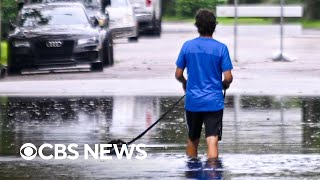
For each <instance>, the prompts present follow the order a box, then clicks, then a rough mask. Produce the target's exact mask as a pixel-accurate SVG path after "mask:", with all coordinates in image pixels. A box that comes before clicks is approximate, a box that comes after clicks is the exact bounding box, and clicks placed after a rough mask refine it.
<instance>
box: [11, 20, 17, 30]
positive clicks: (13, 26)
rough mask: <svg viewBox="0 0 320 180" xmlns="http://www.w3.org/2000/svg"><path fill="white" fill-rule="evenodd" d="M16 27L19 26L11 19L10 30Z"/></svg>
mask: <svg viewBox="0 0 320 180" xmlns="http://www.w3.org/2000/svg"><path fill="white" fill-rule="evenodd" d="M16 28H17V26H16V25H15V24H14V23H13V22H12V21H10V26H9V30H10V31H14V30H15V29H16Z"/></svg>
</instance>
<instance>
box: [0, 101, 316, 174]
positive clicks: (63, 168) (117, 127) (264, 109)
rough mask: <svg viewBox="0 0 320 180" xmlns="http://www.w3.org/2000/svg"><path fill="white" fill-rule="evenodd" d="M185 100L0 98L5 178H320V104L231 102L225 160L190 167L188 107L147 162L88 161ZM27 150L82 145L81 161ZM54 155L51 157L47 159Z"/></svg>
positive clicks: (169, 121)
mask: <svg viewBox="0 0 320 180" xmlns="http://www.w3.org/2000/svg"><path fill="white" fill-rule="evenodd" d="M178 99H179V97H140V96H139V97H136V96H111V97H84V98H83V97H68V98H61V97H47V98H43V97H1V98H0V179H129V178H130V179H148V178H152V179H185V178H194V179H320V155H319V153H320V123H319V122H320V98H319V97H271V96H262V97H260V96H240V95H236V96H228V97H227V98H226V108H225V111H224V124H223V137H222V142H221V143H220V159H219V161H217V162H215V163H213V164H208V163H207V162H206V160H205V148H206V146H205V143H204V141H202V142H201V145H200V149H199V152H200V154H201V155H200V158H201V159H202V161H198V162H187V159H186V157H185V154H184V148H185V142H186V133H187V130H186V126H185V122H184V113H183V103H180V104H179V105H178V106H177V107H176V108H175V109H174V110H173V111H172V112H171V113H169V114H168V115H167V116H166V117H165V119H163V121H161V122H160V123H159V124H157V125H156V126H155V127H154V128H153V129H152V130H151V131H150V132H149V133H147V134H146V135H145V136H144V137H143V138H141V139H140V140H138V141H137V142H136V143H143V144H146V145H147V147H146V149H145V150H146V152H147V154H148V156H147V158H146V159H145V160H138V159H132V160H127V159H121V160H118V159H117V158H116V157H113V159H112V160H96V159H93V158H91V159H90V158H89V159H88V160H84V158H83V155H82V154H83V151H84V150H83V148H81V147H83V145H84V144H89V145H90V146H94V144H106V143H108V142H109V141H110V140H112V139H122V140H124V141H126V142H128V141H129V140H131V139H132V138H134V137H135V136H137V135H138V134H140V133H141V132H142V131H144V130H145V129H146V128H147V127H149V126H150V125H151V124H152V123H153V122H155V121H156V120H157V119H158V118H159V117H160V116H161V114H163V113H164V112H165V111H166V110H167V109H168V108H169V107H170V106H171V105H172V104H174V103H175V101H177V100H178ZM24 143H33V144H35V145H36V146H37V147H39V146H40V145H42V144H44V143H49V144H65V145H68V144H72V143H76V144H78V145H79V149H77V150H78V151H79V152H80V157H79V158H78V159H77V160H42V159H41V158H39V157H36V158H35V159H33V160H31V161H26V160H24V159H22V158H21V156H20V155H19V151H20V147H21V145H23V144H24ZM47 153H50V152H47Z"/></svg>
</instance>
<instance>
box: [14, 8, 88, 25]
mask: <svg viewBox="0 0 320 180" xmlns="http://www.w3.org/2000/svg"><path fill="white" fill-rule="evenodd" d="M76 24H89V21H88V18H87V16H86V14H85V12H84V10H83V9H82V8H78V7H43V8H26V9H24V10H23V11H22V13H21V14H20V17H19V19H18V25H19V26H23V27H30V26H45V25H48V26H52V25H76Z"/></svg>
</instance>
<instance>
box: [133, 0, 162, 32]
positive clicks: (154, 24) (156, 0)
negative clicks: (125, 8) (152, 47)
mask: <svg viewBox="0 0 320 180" xmlns="http://www.w3.org/2000/svg"><path fill="white" fill-rule="evenodd" d="M129 1H130V3H131V5H132V7H133V8H134V12H135V14H136V17H137V20H138V24H139V25H138V26H139V31H140V32H146V31H147V32H151V33H152V34H154V35H156V36H160V35H161V20H162V12H161V7H162V1H161V0H129Z"/></svg>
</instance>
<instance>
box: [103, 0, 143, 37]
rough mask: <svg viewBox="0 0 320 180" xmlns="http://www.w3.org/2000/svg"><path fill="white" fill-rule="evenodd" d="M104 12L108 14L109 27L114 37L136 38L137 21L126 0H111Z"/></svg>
mask: <svg viewBox="0 0 320 180" xmlns="http://www.w3.org/2000/svg"><path fill="white" fill-rule="evenodd" d="M106 12H107V13H108V14H109V19H110V22H109V28H110V29H111V31H112V34H113V37H114V38H128V39H129V41H137V40H138V22H137V19H136V16H135V13H134V11H133V8H132V7H131V5H130V3H129V2H128V1H127V0H111V5H110V6H107V8H106Z"/></svg>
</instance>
